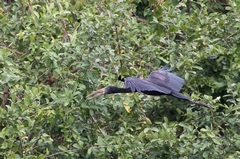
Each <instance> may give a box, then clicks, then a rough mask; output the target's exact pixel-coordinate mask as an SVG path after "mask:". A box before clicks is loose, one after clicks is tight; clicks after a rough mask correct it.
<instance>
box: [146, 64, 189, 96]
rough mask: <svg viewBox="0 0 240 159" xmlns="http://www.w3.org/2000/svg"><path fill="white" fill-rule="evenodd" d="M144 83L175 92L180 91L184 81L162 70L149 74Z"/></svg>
mask: <svg viewBox="0 0 240 159" xmlns="http://www.w3.org/2000/svg"><path fill="white" fill-rule="evenodd" d="M170 70H171V68H170ZM146 81H149V82H151V83H154V84H156V85H158V86H161V87H166V88H168V89H171V90H175V91H177V92H179V91H180V89H181V88H182V86H183V83H184V79H182V78H180V77H178V76H176V75H175V74H173V73H170V72H168V71H166V70H163V69H161V70H158V71H153V72H151V73H150V75H149V76H148V78H147V80H146Z"/></svg>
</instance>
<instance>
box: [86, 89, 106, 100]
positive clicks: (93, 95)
mask: <svg viewBox="0 0 240 159" xmlns="http://www.w3.org/2000/svg"><path fill="white" fill-rule="evenodd" d="M104 93H105V88H102V89H99V90H96V91H94V92H92V93H91V94H89V95H88V96H87V100H90V99H93V98H97V97H99V96H101V95H103V94H104Z"/></svg>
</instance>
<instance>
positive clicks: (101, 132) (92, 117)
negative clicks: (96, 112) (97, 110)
mask: <svg viewBox="0 0 240 159" xmlns="http://www.w3.org/2000/svg"><path fill="white" fill-rule="evenodd" d="M92 119H93V121H94V122H95V123H96V124H97V120H96V119H95V118H94V117H92ZM97 127H98V130H99V131H100V132H101V133H102V134H103V136H105V133H104V132H103V131H102V129H101V128H100V127H99V126H98V125H97Z"/></svg>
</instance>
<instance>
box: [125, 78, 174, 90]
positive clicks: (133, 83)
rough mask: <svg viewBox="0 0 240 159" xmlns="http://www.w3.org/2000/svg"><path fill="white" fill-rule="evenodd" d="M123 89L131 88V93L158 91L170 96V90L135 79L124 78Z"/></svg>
mask: <svg viewBox="0 0 240 159" xmlns="http://www.w3.org/2000/svg"><path fill="white" fill-rule="evenodd" d="M124 85H125V88H131V91H132V92H142V91H158V92H161V93H164V94H170V93H171V90H169V89H168V88H166V87H162V86H159V85H156V84H154V83H151V82H150V81H146V80H143V79H140V78H136V77H127V78H124Z"/></svg>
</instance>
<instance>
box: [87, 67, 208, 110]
mask: <svg viewBox="0 0 240 159" xmlns="http://www.w3.org/2000/svg"><path fill="white" fill-rule="evenodd" d="M168 67H169V63H168V64H167V65H165V66H164V67H163V68H162V69H160V70H158V71H152V72H151V73H150V75H149V76H148V78H147V79H146V80H144V79H140V78H136V77H127V78H121V76H119V78H118V80H121V81H123V82H124V85H125V88H118V87H115V86H108V87H105V88H102V89H99V90H97V91H94V92H93V93H91V94H89V95H88V96H87V99H93V98H96V97H99V96H101V95H104V94H114V93H134V92H138V93H144V94H147V95H152V96H159V95H169V96H173V97H176V98H179V99H182V100H187V101H189V102H191V103H194V104H197V105H200V106H204V107H207V108H210V106H209V105H208V104H206V103H203V102H199V101H193V100H192V99H191V98H190V97H188V96H185V95H184V94H182V93H180V90H181V88H182V86H183V83H184V79H182V78H181V77H178V76H177V75H175V74H173V73H171V71H173V70H174V69H175V68H176V66H174V67H172V68H170V69H168V70H167V68H168Z"/></svg>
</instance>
